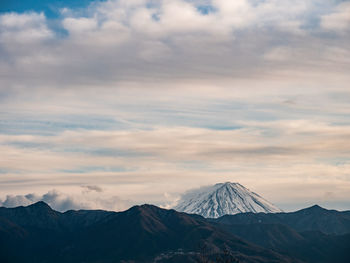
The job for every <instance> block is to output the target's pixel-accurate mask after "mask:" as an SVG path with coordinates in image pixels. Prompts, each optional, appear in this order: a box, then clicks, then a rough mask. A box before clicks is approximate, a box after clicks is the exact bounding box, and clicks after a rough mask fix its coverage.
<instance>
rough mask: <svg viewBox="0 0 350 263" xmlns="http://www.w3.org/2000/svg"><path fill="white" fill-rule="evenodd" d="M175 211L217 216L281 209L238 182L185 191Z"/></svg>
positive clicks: (279, 210) (268, 211) (278, 210)
mask: <svg viewBox="0 0 350 263" xmlns="http://www.w3.org/2000/svg"><path fill="white" fill-rule="evenodd" d="M174 209H175V210H177V211H181V212H186V213H190V214H198V215H201V216H204V217H211V218H217V217H220V216H223V215H233V214H237V213H246V212H253V213H259V212H264V213H277V212H282V210H281V209H279V208H278V207H276V206H275V205H273V204H271V203H270V202H268V201H267V200H265V199H264V198H262V197H261V196H259V195H258V194H256V193H254V192H251V191H250V190H249V189H247V188H245V187H244V186H243V185H241V184H239V183H230V182H226V183H218V184H215V185H213V186H208V187H202V188H200V189H196V190H193V191H189V192H187V193H186V194H185V195H184V196H183V197H182V199H181V200H180V202H179V203H178V204H177V205H176V206H175V208H174Z"/></svg>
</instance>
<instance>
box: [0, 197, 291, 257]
mask: <svg viewBox="0 0 350 263" xmlns="http://www.w3.org/2000/svg"><path fill="white" fill-rule="evenodd" d="M0 224H1V225H0V247H1V250H2V251H0V252H2V253H0V261H1V262H4V263H7V262H38V263H39V262H74V263H77V262H120V261H121V260H127V261H128V260H136V261H137V262H152V261H153V258H155V257H158V258H159V256H160V255H169V254H171V253H175V252H178V251H180V252H181V253H180V257H179V258H180V259H179V260H180V261H177V262H184V260H186V261H185V262H187V261H188V262H190V261H191V260H194V259H195V258H196V257H198V254H197V252H198V249H199V247H200V246H205V247H206V249H207V251H210V253H213V254H218V253H220V251H221V249H222V248H223V247H227V248H229V249H230V250H231V251H232V253H233V254H234V256H235V257H237V258H239V259H240V260H241V261H242V262H252V263H253V262H257V263H258V262H276V263H277V262H281V263H282V262H297V260H292V259H291V258H290V257H288V256H282V255H280V254H278V253H276V252H273V251H271V250H268V249H264V248H261V247H259V246H257V245H253V244H250V243H247V242H245V241H243V240H241V239H239V238H237V237H235V236H234V235H232V234H230V233H228V232H225V231H224V230H222V229H220V228H218V227H216V226H215V225H213V224H212V223H210V222H207V221H206V220H205V219H204V218H202V217H200V216H191V215H187V214H185V213H178V212H176V211H174V210H165V209H160V208H158V207H155V206H150V205H144V206H136V207H133V208H131V209H129V210H127V211H125V212H119V213H115V212H104V211H70V212H66V213H59V212H56V211H54V210H52V209H51V208H50V207H49V206H47V205H46V204H45V203H42V202H40V203H37V204H34V205H32V206H28V207H18V208H11V209H7V208H1V209H0ZM171 260H173V262H176V257H170V258H169V259H168V260H167V261H169V262H170V261H171ZM174 260H175V261H174ZM163 262H164V261H163Z"/></svg>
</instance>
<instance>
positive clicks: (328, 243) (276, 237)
mask: <svg viewBox="0 0 350 263" xmlns="http://www.w3.org/2000/svg"><path fill="white" fill-rule="evenodd" d="M223 228H224V229H225V230H226V231H229V232H231V233H233V234H234V235H236V236H239V237H241V238H244V239H245V240H247V241H249V242H252V243H255V244H257V245H259V246H263V247H265V248H270V249H273V250H275V251H277V252H279V253H281V254H285V255H289V256H292V257H295V258H298V259H300V260H302V261H305V262H310V263H322V262H324V263H330V262H337V263H347V262H350V234H346V235H340V236H337V235H326V234H323V233H321V232H318V231H308V232H301V233H298V232H297V231H295V230H294V229H292V228H290V227H288V226H285V225H279V224H262V223H258V224H244V225H242V224H241V225H224V226H223Z"/></svg>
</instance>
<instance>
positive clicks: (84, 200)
mask: <svg viewBox="0 0 350 263" xmlns="http://www.w3.org/2000/svg"><path fill="white" fill-rule="evenodd" d="M90 188H91V187H90ZM93 188H96V186H95V187H93ZM97 188H98V187H97ZM98 192H99V191H98ZM99 193H100V192H99ZM39 201H44V202H45V203H47V204H48V205H50V206H51V208H53V209H54V210H57V211H61V212H64V211H67V210H79V209H104V210H111V211H121V210H126V209H128V208H129V207H131V205H132V202H131V201H128V200H123V199H120V198H119V197H117V196H109V197H106V196H103V195H102V196H101V195H99V196H97V195H94V194H91V193H90V192H89V191H88V192H87V191H83V192H82V193H81V194H77V195H72V194H65V193H62V192H60V191H57V190H51V191H49V192H47V193H45V194H43V195H39V194H26V195H7V196H6V198H5V199H4V200H3V201H1V200H0V206H4V207H16V206H21V205H22V206H27V205H30V204H33V203H35V202H39Z"/></svg>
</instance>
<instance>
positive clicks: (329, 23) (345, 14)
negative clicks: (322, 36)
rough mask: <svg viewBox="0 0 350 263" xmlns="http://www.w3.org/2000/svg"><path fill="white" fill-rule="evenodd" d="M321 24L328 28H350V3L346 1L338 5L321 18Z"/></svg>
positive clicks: (336, 29)
mask: <svg viewBox="0 0 350 263" xmlns="http://www.w3.org/2000/svg"><path fill="white" fill-rule="evenodd" d="M321 25H322V27H323V28H324V29H326V30H331V31H338V32H344V31H349V28H350V3H349V2H347V1H345V2H343V3H340V4H339V5H337V6H336V7H335V8H334V10H333V12H332V13H330V14H326V15H324V16H322V18H321Z"/></svg>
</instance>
